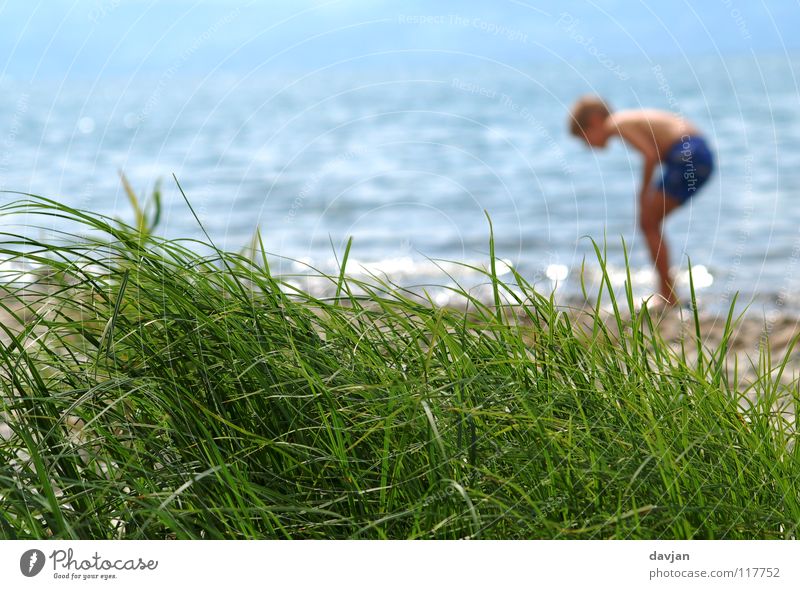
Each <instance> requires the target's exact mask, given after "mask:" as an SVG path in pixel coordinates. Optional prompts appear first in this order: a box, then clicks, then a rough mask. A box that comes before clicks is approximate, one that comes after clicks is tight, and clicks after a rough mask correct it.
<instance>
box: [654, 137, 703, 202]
mask: <svg viewBox="0 0 800 589" xmlns="http://www.w3.org/2000/svg"><path fill="white" fill-rule="evenodd" d="M661 164H662V165H661V174H662V175H661V178H660V179H659V180H658V181H657V182H656V187H657V188H658V189H659V190H663V191H664V192H666V193H667V194H668V195H669V196H671V197H673V198H675V199H677V200H679V201H680V202H681V204H684V203H685V202H686V201H687V200H689V199H690V198H691V197H693V196H694V195H695V194H696V193H697V191H698V190H700V187H701V186H703V184H705V183H706V180H708V178H709V176H711V172H712V171H713V170H714V156H713V154H712V153H711V150H710V149H709V148H708V144H707V143H706V140H705V139H703V138H702V137H698V136H696V135H686V136H684V137H681V138H680V139H679V140H678V141H676V142H675V144H674V145H673V146H672V147H671V148H670V149H669V151H668V152H667V155H666V157H665V158H664V159H663V161H662V163H661Z"/></svg>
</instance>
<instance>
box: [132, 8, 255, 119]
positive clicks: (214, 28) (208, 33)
mask: <svg viewBox="0 0 800 589" xmlns="http://www.w3.org/2000/svg"><path fill="white" fill-rule="evenodd" d="M250 4H252V2H249V3H248V4H247V5H245V6H239V7H237V8H235V9H233V10H231V11H230V12H228V13H227V14H226V15H225V16H224V17H223V18H221V19H219V20H218V21H216V22H215V23H214V24H212V25H211V26H210V27H208V28H207V29H206V30H205V31H203V32H202V33H201V34H200V35H198V36H197V37H196V38H195V40H194V42H192V44H191V45H189V46H188V47H187V48H186V49H184V50H183V52H182V53H181V54H180V56H179V57H178V59H176V60H175V61H174V62H173V63H172V65H170V67H169V68H167V70H166V71H165V72H164V73H163V74H162V75H161V77H160V78H159V79H158V82H157V83H156V87H155V89H154V90H153V92H152V93H151V94H150V97H149V98H148V99H147V101H146V102H145V104H144V106H143V107H142V109H141V110H140V111H139V112H138V113H137V114H136V115H134V117H133V119H132V120H131V121H130V122H129V123H126V124H128V125H129V126H135V125H136V124H140V123H142V122H143V121H144V120H145V119H147V118H148V117H149V116H150V115H151V114H152V113H153V111H154V110H155V109H156V107H157V106H158V104H159V103H160V102H161V97H162V94H163V92H164V88H166V87H167V85H168V84H169V83H170V81H171V80H172V79H173V78H174V77H175V75H176V74H177V73H178V70H180V68H181V67H183V66H184V64H185V63H186V62H187V61H189V59H191V57H192V56H193V55H194V54H195V53H197V52H198V51H199V50H200V48H201V47H202V46H203V45H205V44H206V43H208V41H209V40H210V39H211V38H212V37H213V36H214V35H215V34H216V33H217V32H218V31H219V30H220V29H221V28H222V27H224V26H226V25H229V24H230V23H232V22H233V21H234V20H235V19H236V18H237V17H238V16H239V14H240V13H241V12H242V9H243V8H246V7H248V6H250Z"/></svg>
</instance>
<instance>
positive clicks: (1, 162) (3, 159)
mask: <svg viewBox="0 0 800 589" xmlns="http://www.w3.org/2000/svg"><path fill="white" fill-rule="evenodd" d="M29 100H30V94H28V93H27V92H26V93H24V94H22V95H21V96H20V97H19V99H18V100H17V105H16V108H15V109H14V114H13V115H12V117H11V126H10V127H9V129H8V134H6V136H5V139H4V140H3V143H2V156H0V189H2V188H3V185H4V184H5V182H4V178H3V176H4V175H5V172H6V170H7V169H8V164H9V162H10V161H11V154H12V153H13V152H14V147H15V146H16V144H17V137H18V136H19V132H20V126H21V124H22V117H23V116H25V113H27V112H28V107H29Z"/></svg>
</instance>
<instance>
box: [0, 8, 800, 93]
mask: <svg viewBox="0 0 800 589" xmlns="http://www.w3.org/2000/svg"><path fill="white" fill-rule="evenodd" d="M653 5H654V6H653ZM799 24H800V4H798V3H797V2H792V1H788V0H787V1H783V0H781V1H770V2H761V1H760V0H751V1H745V0H708V1H704V2H688V1H686V0H676V1H675V2H666V1H664V2H650V1H648V2H645V1H644V0H610V1H604V2H601V1H599V0H598V1H596V2H588V1H581V0H565V1H562V2H559V3H553V2H544V1H538V0H527V1H521V0H513V1H512V0H492V1H491V2H489V1H487V0H482V1H477V0H460V1H457V2H456V1H449V0H448V1H427V2H424V1H422V0H391V1H390V0H330V1H328V0H280V1H279V0H266V1H264V0H261V1H258V2H252V1H242V0H203V1H198V0H170V1H168V2H166V1H164V0H0V74H4V75H10V76H14V77H29V78H47V77H56V78H60V77H65V76H90V77H93V78H94V77H98V76H115V75H117V76H120V75H121V76H126V75H131V74H133V73H139V74H141V73H147V72H162V71H164V70H165V69H166V68H170V67H174V68H176V70H180V71H181V72H182V73H187V74H191V73H205V72H207V71H209V70H211V69H214V68H216V69H218V70H221V71H241V70H249V69H252V68H254V67H258V66H263V65H264V64H267V66H268V67H270V68H274V69H276V70H282V69H293V68H300V69H305V68H309V67H319V66H321V65H325V64H329V63H331V62H333V61H337V60H347V59H352V60H353V61H352V64H353V65H354V66H357V65H358V64H360V63H364V62H370V63H372V64H375V63H381V62H382V61H386V62H387V63H394V64H398V63H399V64H404V63H407V64H412V65H413V64H414V63H415V62H416V61H425V60H426V59H428V58H430V56H431V55H433V54H434V53H435V54H436V55H437V59H449V60H458V61H469V60H470V59H475V58H474V57H472V56H471V55H479V56H482V57H487V58H490V59H498V60H503V61H514V62H528V63H529V62H535V61H537V60H551V59H558V58H559V57H562V58H567V59H570V58H573V57H581V56H585V55H586V51H587V47H591V48H594V50H595V51H599V52H602V53H603V54H607V55H608V56H613V57H617V58H623V57H624V58H626V59H633V60H646V59H648V58H650V57H653V56H658V57H663V56H665V55H682V54H686V55H688V56H692V55H708V54H714V53H715V52H720V53H722V54H723V55H730V54H734V53H749V52H751V51H754V52H756V53H775V52H783V51H784V50H786V51H789V52H794V51H796V50H797V49H798V47H800V38H798V35H797V34H796V31H797V28H798V25H799ZM368 53H380V54H381V55H382V57H381V58H373V59H372V60H365V59H364V58H363V56H364V55H365V54H368ZM465 54H471V55H465Z"/></svg>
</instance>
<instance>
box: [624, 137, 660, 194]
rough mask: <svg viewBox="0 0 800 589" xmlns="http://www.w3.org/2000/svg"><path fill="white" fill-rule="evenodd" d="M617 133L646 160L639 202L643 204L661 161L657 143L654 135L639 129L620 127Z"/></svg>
mask: <svg viewBox="0 0 800 589" xmlns="http://www.w3.org/2000/svg"><path fill="white" fill-rule="evenodd" d="M617 132H618V133H619V136H620V137H622V139H624V140H625V142H626V143H628V144H630V145H631V146H632V147H634V148H636V150H637V151H638V152H639V153H641V154H642V157H643V158H644V159H643V166H642V185H641V187H640V189H639V201H640V202H642V203H643V202H644V200H645V199H646V198H647V194H648V190H649V189H650V183H651V181H652V180H653V172H654V171H655V169H656V165H657V164H658V162H659V161H660V159H661V158H659V154H658V149H657V147H656V142H655V140H654V139H653V136H652V135H650V134H647V133H646V132H643V131H642V130H640V129H638V128H630V127H623V126H622V125H620V126H618V127H617Z"/></svg>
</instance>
